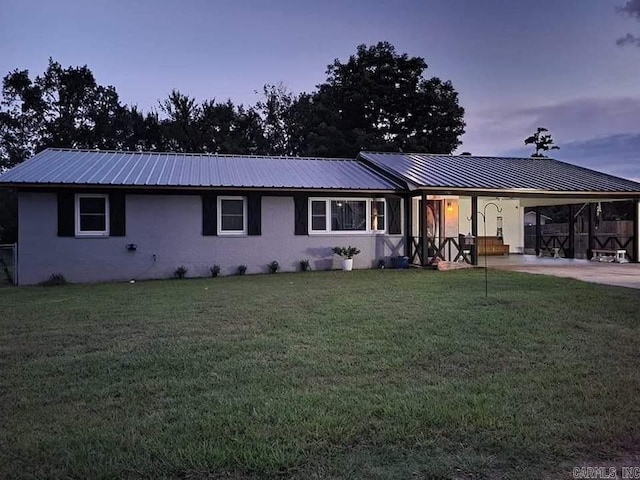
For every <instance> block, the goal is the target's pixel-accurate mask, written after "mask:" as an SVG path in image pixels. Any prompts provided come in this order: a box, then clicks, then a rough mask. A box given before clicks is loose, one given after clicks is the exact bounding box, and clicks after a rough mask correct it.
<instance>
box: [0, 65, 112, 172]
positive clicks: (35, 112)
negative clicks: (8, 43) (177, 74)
mask: <svg viewBox="0 0 640 480" xmlns="http://www.w3.org/2000/svg"><path fill="white" fill-rule="evenodd" d="M2 97H3V99H2V103H1V104H0V105H1V106H0V108H1V110H0V158H1V159H2V160H0V161H1V162H2V163H1V166H2V167H5V168H6V167H11V166H13V165H15V164H16V163H18V162H20V161H22V160H24V159H25V158H27V157H29V156H31V155H33V154H34V153H36V152H37V151H39V150H42V149H44V148H47V147H71V148H103V149H108V148H119V147H120V143H121V136H122V132H121V131H120V130H119V129H118V127H117V125H118V119H119V117H120V116H121V115H123V112H124V107H123V106H122V105H121V104H120V101H119V99H118V94H117V93H116V90H115V88H114V87H111V86H107V87H105V86H102V85H98V84H97V83H96V80H95V78H94V76H93V73H92V72H91V70H89V68H88V67H87V66H86V65H85V66H83V67H68V68H62V66H61V65H60V64H59V63H57V62H54V61H53V60H52V59H49V65H48V67H47V69H46V71H45V72H44V74H43V75H41V76H37V77H36V78H35V79H34V80H31V78H30V77H29V71H28V70H14V71H13V72H10V73H9V74H8V75H7V76H5V77H4V80H3V84H2Z"/></svg>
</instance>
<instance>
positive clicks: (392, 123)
mask: <svg viewBox="0 0 640 480" xmlns="http://www.w3.org/2000/svg"><path fill="white" fill-rule="evenodd" d="M426 69H427V64H426V62H425V60H424V59H423V58H420V57H409V56H408V55H407V54H402V55H400V54H397V53H396V51H395V48H394V47H393V46H392V45H391V44H389V43H388V42H380V43H378V44H377V45H374V46H366V45H360V46H358V48H357V51H356V54H355V55H352V56H351V57H349V59H348V61H347V62H346V63H342V62H341V61H340V60H338V59H336V60H335V61H334V62H333V64H331V65H329V66H328V69H327V80H326V82H325V83H323V84H321V85H319V86H318V90H317V92H316V93H315V94H314V95H313V96H312V99H305V100H306V101H309V100H312V101H311V105H312V106H313V107H314V109H315V110H316V112H314V114H313V115H310V117H314V116H315V117H317V118H316V119H315V120H316V121H318V120H319V121H320V125H321V126H322V127H321V128H317V130H316V129H315V125H314V124H313V123H311V124H309V125H308V127H309V132H308V133H309V135H314V134H315V136H316V138H315V142H313V141H312V142H310V144H311V145H313V144H314V143H315V145H313V148H314V149H318V148H322V149H323V150H325V151H326V152H327V153H329V154H331V155H337V156H347V157H353V156H355V155H356V154H357V153H358V152H359V151H360V150H381V151H426V152H432V153H451V152H452V151H453V150H454V149H455V148H456V147H457V146H458V145H460V143H461V142H460V140H459V137H460V135H462V134H463V133H464V126H465V124H464V121H463V116H464V109H463V108H462V107H461V106H460V105H459V103H458V94H457V92H456V91H455V89H454V88H453V85H452V84H451V82H449V81H442V80H440V79H439V78H436V77H433V78H425V77H424V72H425V70H426ZM335 133H337V134H338V136H337V138H335V137H334V138H332V137H331V136H328V134H329V135H331V134H335ZM318 140H320V141H321V142H320V144H318Z"/></svg>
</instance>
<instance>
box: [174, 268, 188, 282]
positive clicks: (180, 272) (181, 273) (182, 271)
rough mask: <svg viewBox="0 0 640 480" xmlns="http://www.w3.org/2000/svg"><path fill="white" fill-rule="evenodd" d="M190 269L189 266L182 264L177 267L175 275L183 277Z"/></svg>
mask: <svg viewBox="0 0 640 480" xmlns="http://www.w3.org/2000/svg"><path fill="white" fill-rule="evenodd" d="M188 271H189V269H188V268H187V267H185V266H184V265H180V266H179V267H178V268H176V271H175V272H174V275H175V276H176V278H180V279H183V278H184V277H185V275H186V274H187V272H188Z"/></svg>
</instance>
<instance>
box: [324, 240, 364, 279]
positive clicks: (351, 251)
mask: <svg viewBox="0 0 640 480" xmlns="http://www.w3.org/2000/svg"><path fill="white" fill-rule="evenodd" d="M331 250H332V251H333V253H335V254H336V255H338V256H340V257H342V260H341V261H340V265H342V270H343V271H344V272H350V271H351V270H353V257H354V256H356V255H358V254H359V253H360V250H358V249H357V248H356V247H352V246H351V245H349V246H348V247H333V248H332V249H331Z"/></svg>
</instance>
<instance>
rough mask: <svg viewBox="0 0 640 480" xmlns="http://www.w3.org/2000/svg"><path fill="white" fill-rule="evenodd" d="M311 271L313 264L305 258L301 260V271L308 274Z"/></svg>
mask: <svg viewBox="0 0 640 480" xmlns="http://www.w3.org/2000/svg"><path fill="white" fill-rule="evenodd" d="M309 270H311V262H310V261H309V259H308V258H304V259H302V260H300V271H302V272H308V271H309Z"/></svg>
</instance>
